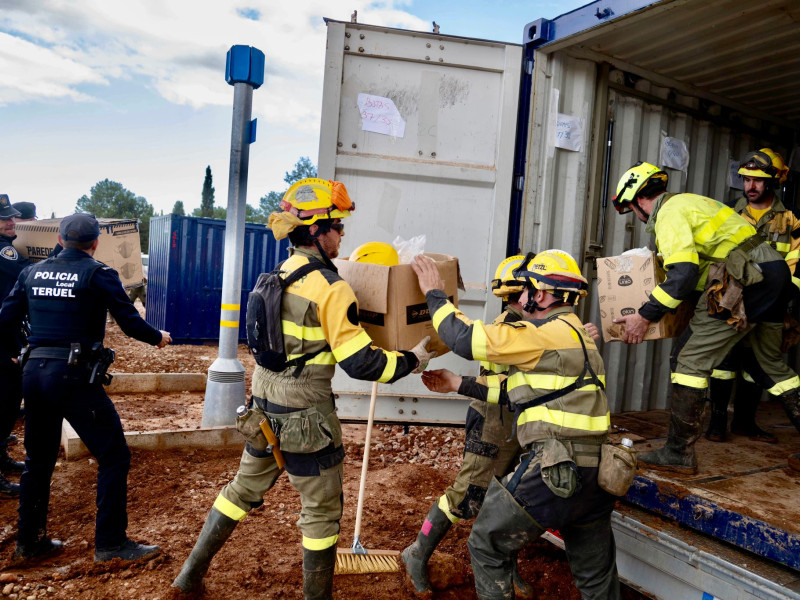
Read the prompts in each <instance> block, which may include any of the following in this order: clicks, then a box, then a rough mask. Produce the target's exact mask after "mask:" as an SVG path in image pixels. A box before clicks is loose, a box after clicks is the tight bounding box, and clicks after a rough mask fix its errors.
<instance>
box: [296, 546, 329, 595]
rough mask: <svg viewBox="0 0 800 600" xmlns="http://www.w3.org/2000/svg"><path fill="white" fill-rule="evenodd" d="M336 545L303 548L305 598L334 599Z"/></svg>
mask: <svg viewBox="0 0 800 600" xmlns="http://www.w3.org/2000/svg"><path fill="white" fill-rule="evenodd" d="M335 566H336V546H331V547H330V548H325V550H309V549H307V548H303V598H304V600H333V569H334V567H335Z"/></svg>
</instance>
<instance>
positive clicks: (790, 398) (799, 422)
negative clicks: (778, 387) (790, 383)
mask: <svg viewBox="0 0 800 600" xmlns="http://www.w3.org/2000/svg"><path fill="white" fill-rule="evenodd" d="M778 400H779V401H780V403H781V405H782V406H783V410H784V411H786V416H788V417H789V420H790V421H791V422H792V425H794V427H795V429H797V431H800V390H792V391H791V392H789V393H788V394H784V395H782V396H778Z"/></svg>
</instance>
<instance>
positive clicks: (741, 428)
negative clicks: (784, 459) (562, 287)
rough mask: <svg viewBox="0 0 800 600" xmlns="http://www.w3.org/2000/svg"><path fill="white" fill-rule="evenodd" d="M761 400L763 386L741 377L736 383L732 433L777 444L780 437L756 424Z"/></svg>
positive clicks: (757, 440)
mask: <svg viewBox="0 0 800 600" xmlns="http://www.w3.org/2000/svg"><path fill="white" fill-rule="evenodd" d="M759 400H761V386H759V385H758V384H757V383H753V382H750V381H745V380H744V379H740V380H739V381H738V383H737V384H736V395H735V396H734V397H733V420H732V421H731V433H735V434H736V435H746V436H747V437H749V438H750V439H751V440H754V441H756V442H766V443H767V444H777V443H778V438H776V437H775V436H774V435H772V434H771V433H769V432H768V431H764V430H763V429H761V428H760V427H759V426H758V425H757V424H756V411H757V410H758V404H759Z"/></svg>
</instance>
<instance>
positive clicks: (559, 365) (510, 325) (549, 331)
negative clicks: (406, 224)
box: [427, 290, 610, 446]
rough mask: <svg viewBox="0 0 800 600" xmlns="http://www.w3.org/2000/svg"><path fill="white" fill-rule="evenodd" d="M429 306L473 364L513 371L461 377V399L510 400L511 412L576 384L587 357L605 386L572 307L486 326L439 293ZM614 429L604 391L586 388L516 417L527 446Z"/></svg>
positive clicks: (599, 362)
mask: <svg viewBox="0 0 800 600" xmlns="http://www.w3.org/2000/svg"><path fill="white" fill-rule="evenodd" d="M427 300H428V308H429V309H430V312H431V315H433V316H432V318H433V326H434V328H435V329H436V331H437V332H438V334H439V337H440V338H441V339H442V341H443V342H444V343H445V344H447V346H448V347H449V348H450V349H451V350H452V351H453V352H455V353H456V354H458V355H459V356H461V357H463V358H466V359H467V360H483V361H489V362H492V363H495V364H502V365H509V370H508V372H507V373H505V374H502V375H488V376H485V377H478V378H473V377H463V378H462V385H461V388H460V389H459V393H461V394H463V395H465V396H469V397H471V398H478V399H481V400H485V401H487V402H493V403H496V402H502V403H505V402H509V403H511V405H512V406H514V405H520V404H523V403H525V402H527V401H529V400H534V399H536V398H539V397H542V396H545V395H546V394H549V393H551V392H554V391H556V390H561V389H564V388H566V387H568V386H569V385H570V384H572V383H573V382H574V381H576V380H577V379H578V377H580V376H581V375H582V374H584V373H583V372H584V363H585V361H586V356H587V355H588V360H589V364H590V365H591V367H592V369H593V370H594V372H595V373H596V375H597V376H598V379H599V381H600V382H603V385H604V382H605V369H604V367H603V358H602V356H600V353H599V352H598V350H597V346H595V343H594V340H592V338H591V337H589V334H587V333H586V330H585V329H584V328H583V323H581V321H580V319H579V318H578V317H577V315H575V314H574V312H573V311H572V309H571V308H570V307H562V308H557V309H554V310H553V311H551V312H550V313H549V314H548V318H547V319H543V320H536V321H516V322H504V323H495V324H491V325H487V324H485V323H483V322H481V321H471V320H470V319H468V318H467V317H466V316H465V315H464V314H463V313H462V312H461V311H459V310H458V309H457V308H456V307H455V306H453V304H452V303H451V302H449V301H448V300H447V297H446V295H445V294H444V292H442V291H441V290H431V291H430V292H428V294H427ZM567 323H569V325H568V324H567ZM570 325H572V326H573V327H574V328H575V329H577V331H578V332H579V333H576V331H575V330H574V329H573V328H572V327H570ZM578 335H580V336H581V339H583V343H584V344H585V346H586V350H587V355H584V351H583V348H582V346H581V343H580V341H579V338H578ZM584 376H588V373H585V374H584ZM609 425H610V415H609V410H608V400H607V398H606V394H605V391H604V390H603V389H602V388H601V387H599V386H597V385H595V384H587V385H584V386H583V387H579V388H577V389H574V390H572V391H570V392H568V393H566V394H565V395H563V396H561V397H559V398H555V399H552V400H550V401H549V402H546V403H544V404H541V405H539V406H533V407H530V408H527V409H525V410H520V411H518V415H517V437H518V439H519V443H520V445H522V446H526V445H528V444H531V443H533V442H538V441H542V440H545V439H547V438H559V439H576V438H602V437H604V436H605V435H606V434H607V433H608V429H609Z"/></svg>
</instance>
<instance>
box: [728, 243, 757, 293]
mask: <svg viewBox="0 0 800 600" xmlns="http://www.w3.org/2000/svg"><path fill="white" fill-rule="evenodd" d="M725 270H726V271H727V272H728V275H730V276H731V277H733V278H734V279H735V280H736V281H738V282H739V283H741V284H742V285H743V286H744V287H747V286H748V285H753V284H754V283H760V282H762V281H764V274H763V273H762V272H761V268H760V267H759V266H758V264H757V263H756V262H755V261H754V260H753V259H752V258H751V257H750V255H749V254H748V253H747V252H746V251H745V250H744V249H743V248H734V249H733V250H731V252H730V254H728V257H727V258H726V259H725Z"/></svg>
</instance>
